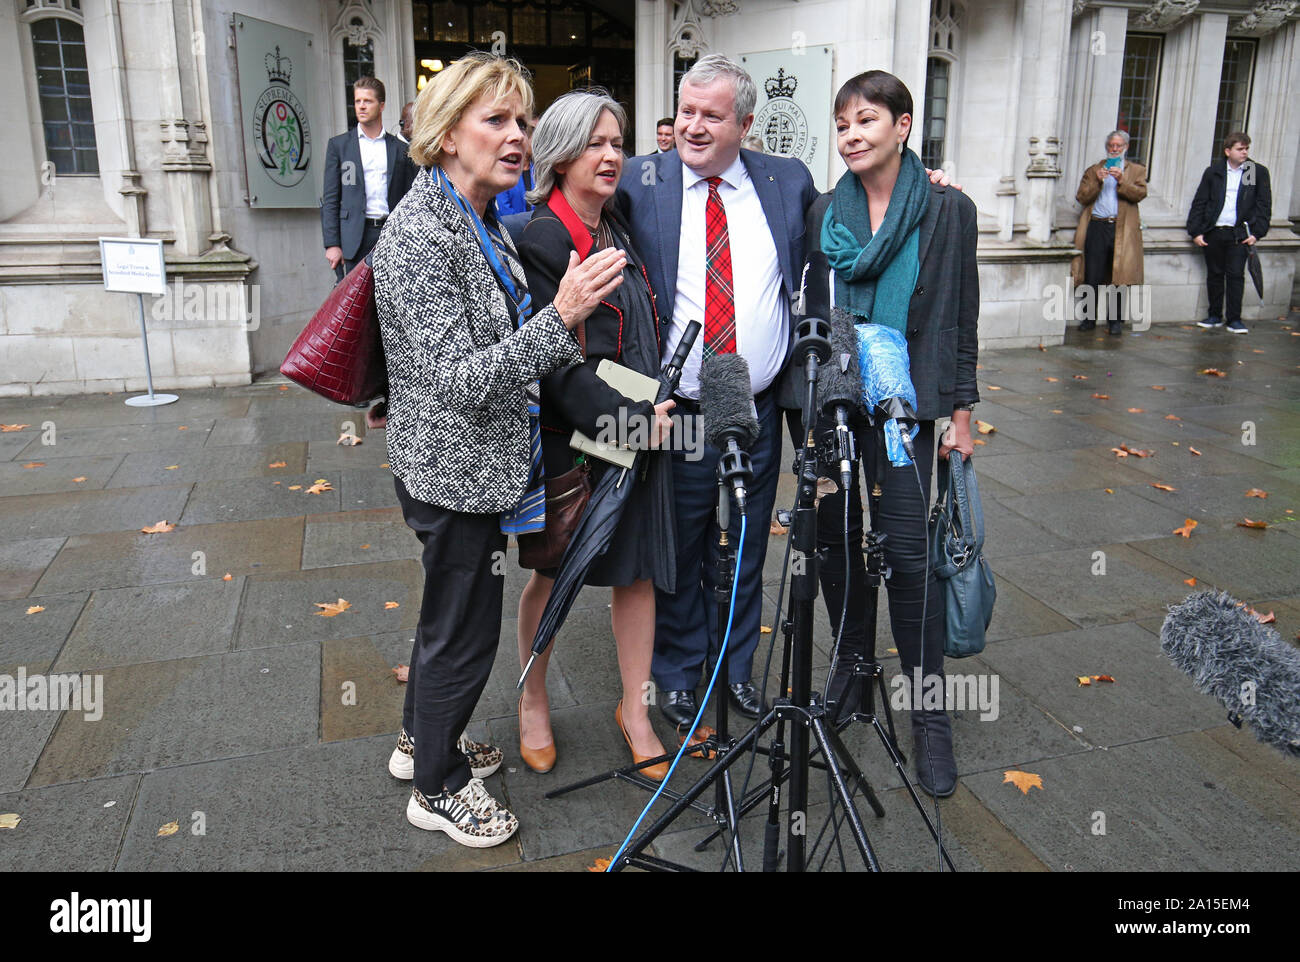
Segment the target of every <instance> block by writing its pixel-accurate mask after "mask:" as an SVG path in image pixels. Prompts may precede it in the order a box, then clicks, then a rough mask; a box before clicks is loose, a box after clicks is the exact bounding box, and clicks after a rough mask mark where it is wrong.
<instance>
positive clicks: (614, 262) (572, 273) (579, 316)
mask: <svg viewBox="0 0 1300 962" xmlns="http://www.w3.org/2000/svg"><path fill="white" fill-rule="evenodd" d="M626 264H627V255H626V254H624V253H623V252H622V251H621V250H618V249H617V248H614V247H607V248H605V249H604V250H602V251H597V252H596V253H595V254H592V255H591V256H590V257H588V258H587V259H586V260H585V261H579V260H578V252H577V251H570V252H569V266H568V268H567V269H566V270H565V272H564V276H563V277H562V278H560V287H559V290H557V291H556V292H555V300H554V301H552V302H551V303H552V305H553V306H554V307H555V310H556V311H558V312H559V315H560V320H561V321H563V322H564V326H565V327H567V328H568V329H569V330H573V329H574V328H575V327H577V326H578V325H579V324H580V323H582V322H583V321H585V320H586V319H587V318H588V317H590V316H591V312H592V311H594V310H595V309H596V305H597V304H599V303H600V302H601V300H603V299H604V298H606V297H608V296H609V295H610V293H611V292H612V291H613V290H614V289H615V288H617V287H618V285H620V284H622V283H623V267H624V265H626Z"/></svg>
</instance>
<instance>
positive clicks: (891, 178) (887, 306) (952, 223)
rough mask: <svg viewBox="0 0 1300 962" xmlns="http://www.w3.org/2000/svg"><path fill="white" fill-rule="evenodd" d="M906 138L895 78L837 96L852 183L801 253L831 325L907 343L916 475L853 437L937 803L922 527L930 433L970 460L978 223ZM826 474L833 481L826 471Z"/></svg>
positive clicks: (825, 507) (840, 668) (939, 626)
mask: <svg viewBox="0 0 1300 962" xmlns="http://www.w3.org/2000/svg"><path fill="white" fill-rule="evenodd" d="M911 125H912V96H911V94H910V93H909V92H908V89H907V87H906V86H905V85H904V84H903V82H902V81H901V80H899V79H898V78H897V77H895V76H893V75H892V74H888V73H885V72H884V71H880V70H872V71H868V72H866V73H863V74H859V75H858V76H856V77H854V78H852V79H851V80H849V81H848V82H847V83H845V84H844V86H843V87H841V88H840V91H839V93H838V94H837V95H836V98H835V129H836V134H837V146H838V149H839V152H840V156H841V157H842V158H844V163H845V164H846V165H847V167H848V170H847V171H846V172H845V173H844V175H843V176H842V177H841V178H840V180H839V182H838V183H837V184H836V185H835V189H834V190H833V191H832V192H831V193H829V194H825V195H823V196H822V198H820V199H819V200H818V202H817V203H815V204H814V205H813V207H812V209H811V210H810V212H809V225H808V237H809V245H810V247H813V246H816V245H818V244H820V247H821V249H822V251H823V252H824V253H825V254H826V257H827V260H828V261H829V263H830V266H831V268H832V272H833V280H832V284H831V287H832V292H833V297H834V300H833V303H834V305H835V306H834V309H833V312H832V320H833V321H836V322H840V323H843V322H849V323H854V324H883V325H886V326H888V327H891V328H893V329H894V330H896V331H898V332H899V333H901V334H902V335H903V336H904V337H905V338H906V339H907V347H908V358H909V362H910V365H911V376H912V383H913V386H914V387H915V388H916V395H917V404H916V411H917V416H918V419H919V431H918V433H917V435H916V438H915V440H914V442H913V446H914V449H915V452H916V457H915V462H916V463H915V469H914V468H913V466H912V465H910V464H909V465H907V466H905V467H893V466H891V465H890V464H889V463H888V462H887V461H884V458H885V454H884V451H883V449H880V450H878V449H877V441H876V439H875V437H874V436H873V433H872V431H871V429H870V427H869V426H868V425H867V423H866V421H865V419H863V420H862V421H861V422H860V423H858V424H856V425H855V428H856V430H857V435H858V451H859V452H860V453H861V454H862V459H863V470H864V471H866V472H868V474H867V476H868V477H874V476H875V475H873V474H872V473H871V472H872V471H873V470H874V465H875V464H876V463H877V461H878V460H879V461H881V462H883V465H882V467H883V470H882V471H881V472H880V473H881V474H882V475H883V480H882V484H881V487H882V490H883V494H882V496H881V501H880V509H879V511H878V516H877V517H876V518H875V519H874V526H875V528H876V529H877V530H879V531H882V532H884V533H885V535H886V536H887V537H886V541H885V558H886V561H887V563H888V564H889V566H890V567H891V568H892V569H893V574H892V576H891V577H890V578H889V580H888V581H887V582H886V584H887V587H888V592H889V620H890V626H891V628H892V630H893V635H894V641H895V644H896V645H897V648H898V654H899V662H900V665H901V669H902V673H903V676H904V677H905V678H907V679H908V680H909V685H908V688H909V692H910V693H911V694H912V699H911V700H910V702H909V704H910V706H911V707H912V709H913V710H912V713H911V721H912V735H913V758H914V759H915V760H916V774H917V781H918V782H919V783H920V785H921V787H922V788H923V789H924V790H925V791H926V792H928V793H929V794H931V795H934V796H937V797H944V796H947V795H951V794H952V793H953V792H954V791H955V790H956V786H957V765H956V761H955V759H954V757H953V747H952V726H951V723H950V722H949V719H948V716H947V714H946V713H945V711H944V709H943V706H942V705H941V704H935V703H934V702H933V701H932V700H930V699H925V698H922V697H921V696H922V694H923V693H924V692H926V691H931V692H933V691H935V690H936V686H935V684H934V681H933V679H934V678H935V677H937V678H938V680H939V684H938V685H937V691H943V684H942V679H943V644H944V616H943V611H944V605H943V596H942V594H941V592H940V590H939V586H938V582H937V581H936V580H935V577H934V575H933V573H932V572H931V571H929V570H927V557H926V522H927V518H928V515H929V486H930V477H931V474H932V472H933V470H934V456H935V421H936V420H937V419H939V418H951V427H950V428H949V429H948V430H947V431H945V433H944V437H943V440H942V442H941V443H940V445H939V450H938V454H939V457H941V458H946V457H949V455H950V454H951V452H953V451H954V450H955V451H958V452H960V456H961V457H969V456H970V454H971V452H972V451H973V450H974V448H973V445H972V440H971V433H970V423H971V408H972V407H973V405H974V403H975V402H976V401H978V400H979V392H978V390H977V389H976V384H975V363H976V356H977V353H978V320H979V276H978V272H977V269H976V261H975V245H976V221H975V216H976V214H975V205H974V204H973V203H972V202H971V200H970V199H969V198H968V197H967V196H966V195H965V194H963V193H961V192H960V191H959V190H956V189H953V188H948V187H944V186H941V185H938V184H932V183H931V182H930V181H929V180H928V179H927V177H926V171H925V167H924V166H923V165H922V163H921V160H920V158H919V157H917V156H916V154H914V153H912V152H911V151H910V150H908V149H907V140H908V135H909V134H910V132H911ZM830 429H831V426H830V424H829V423H828V422H827V421H826V420H825V419H823V420H822V421H821V422H820V423H819V424H818V432H819V434H821V435H824V434H826V433H827V432H828V431H829V430H830ZM822 473H823V474H825V475H826V476H827V477H835V476H837V471H835V470H834V469H826V470H823V471H822ZM918 476H919V480H920V482H921V483H920V484H919V485H918ZM922 487H924V488H925V489H926V490H925V491H924V492H922V490H921V488H922ZM848 496H849V558H850V560H851V564H850V565H849V581H848V585H847V591H848V594H849V597H850V599H861V598H863V597H864V592H865V589H866V584H865V570H864V565H863V556H862V551H861V540H862V500H861V495H860V493H859V489H858V482H857V481H856V479H855V481H854V484H853V486H852V488H851V489H850V491H849V495H848ZM843 497H844V495H843V493H842V492H841V493H836V494H835V495H833V496H829V497H826V498H823V499H822V502H821V510H820V512H819V524H818V528H819V530H818V540H819V543H820V545H821V546H822V547H823V548H825V549H826V551H827V558H826V562H825V564H824V565H822V567H821V573H822V589H823V592H824V593H825V596H826V605H827V608H828V610H829V612H830V618H831V624H832V627H834V628H836V630H838V622H839V618H840V612H841V610H842V606H843V603H844V596H845V590H846V585H845V584H844V574H845V562H844V550H845V539H844V501H843V500H842V499H843ZM855 545H856V546H857V547H856V548H855V547H854V546H855ZM847 610H848V612H849V614H848V616H847V617H846V619H845V622H846V623H845V626H844V633H843V639H842V641H841V644H840V653H839V657H838V661H837V665H836V670H835V672H834V674H833V676H832V680H831V685H830V699H831V700H832V701H833V702H834V703H835V705H836V711H837V712H838V713H844V712H849V711H853V710H854V709H856V708H857V707H858V706H857V705H856V703H853V699H854V698H855V696H856V691H855V688H854V687H851V686H848V685H847V679H848V672H849V670H850V666H851V663H852V656H853V654H854V653H859V654H861V655H863V656H864V657H867V658H870V657H871V655H872V652H871V650H870V649H869V648H868V645H869V644H871V643H872V642H874V639H870V640H869V639H867V637H866V628H865V611H864V609H863V606H862V605H861V604H856V605H852V604H851V605H850V606H849V608H848V609H847ZM918 669H919V672H918ZM918 676H919V680H920V682H921V684H920V685H919V686H918V685H915V682H916V681H917V680H918ZM931 698H933V695H931Z"/></svg>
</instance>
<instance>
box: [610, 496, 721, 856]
mask: <svg viewBox="0 0 1300 962" xmlns="http://www.w3.org/2000/svg"><path fill="white" fill-rule="evenodd" d="M746 527H747V523H746V518H745V516H744V515H743V514H742V515H741V516H740V544H738V545H737V546H736V574H735V577H734V578H733V579H732V581H731V608H730V610H728V612H727V632H726V634H724V635H723V636H722V645H721V647H719V649H718V659H717V661H716V662H714V665H713V676H712V677H711V678H710V679H709V687H708V688H707V689H706V690H705V692H704V701H703V702H701V703H700V711H699V714H697V715H696V716H695V721H694V722H692V723H691V734H694V733H695V730H696V729H697V728H699V727H700V719H701V718H703V717H704V712H705V711H706V710H707V709H708V707H709V699H710V698H711V697H713V686H714V683H715V682H717V680H718V671H719V670H720V669H721V668H722V661H723V656H724V655H726V653H727V645H728V644H729V643H730V642H731V622H732V620H733V619H734V618H735V616H736V589H737V588H739V587H740V559H741V557H742V556H743V555H744V553H745V529H746ZM690 741H691V740H690V736H687V738H686V739H685V740H684V741H683V742H682V747H681V748H679V749H677V756H676V757H675V758H674V759H673V763H672V764H671V765H669V766H668V774H667V775H665V776H664V780H663V781H662V782H660V783H659V787H658V788H657V789H656V790H655V793H654V794H653V795H651V796H650V801H648V802H646V806H645V808H643V809H641V814H640V815H638V816H637V819H636V823H635V824H634V825H633V826H632V830H631V831H630V832H628V833H627V837H626V838H624V839H623V844H622V845H620V846H619V847H618V851H617V852H615V853H614V857H613V858H612V859H610V860H609V865H607V866H605V871H606V872H612V871H613V870H614V866H615V865H617V864H618V860H619V858H620V857H621V856H622V855H623V850H624V849H625V848H627V846H628V844H629V843H630V842H631V841H632V836H634V835H636V830H637V829H638V828H640V827H641V823H642V822H643V821H645V817H646V815H647V814H648V813H649V811H650V809H651V808H653V807H654V803H655V802H657V801H658V800H659V796H660V795H662V794H663V793H664V789H665V788H667V787H668V781H669V779H671V778H672V777H673V772H675V771H677V763H678V762H680V761H681V760H682V755H684V754H685V753H686V746H687V745H689V744H690Z"/></svg>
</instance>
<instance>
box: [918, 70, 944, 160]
mask: <svg viewBox="0 0 1300 962" xmlns="http://www.w3.org/2000/svg"><path fill="white" fill-rule="evenodd" d="M951 70H952V64H950V63H949V62H948V61H947V60H944V59H943V58H942V57H931V58H930V59H929V60H927V61H926V64H925V130H924V131H922V137H921V162H922V163H924V164H925V166H927V167H930V168H935V167H942V166H943V160H944V139H945V137H946V135H947V132H948V101H949V94H948V78H949V74H950V71H951Z"/></svg>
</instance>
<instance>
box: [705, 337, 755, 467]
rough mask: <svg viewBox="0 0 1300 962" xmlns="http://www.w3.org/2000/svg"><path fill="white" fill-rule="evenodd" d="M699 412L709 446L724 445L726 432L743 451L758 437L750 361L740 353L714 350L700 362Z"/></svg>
mask: <svg viewBox="0 0 1300 962" xmlns="http://www.w3.org/2000/svg"><path fill="white" fill-rule="evenodd" d="M700 416H701V417H702V418H703V420H704V443H705V444H708V445H710V446H712V447H715V448H722V447H725V446H726V443H727V442H726V438H727V436H728V435H730V436H731V437H734V438H735V439H736V443H737V444H738V445H740V447H741V449H742V450H745V451H748V450H749V448H750V446H751V445H753V443H754V442H755V441H756V440H758V418H757V417H756V416H755V414H754V391H753V388H752V387H751V386H750V383H749V365H748V364H747V363H746V362H745V359H744V358H743V357H741V356H740V355H739V354H714V355H712V356H711V357H706V358H705V359H704V363H703V364H701V365H700Z"/></svg>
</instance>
